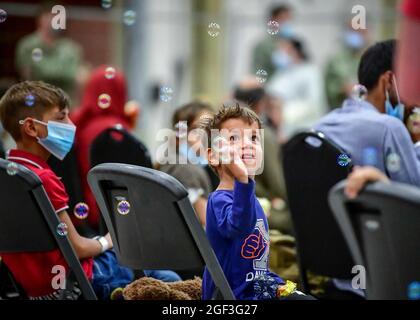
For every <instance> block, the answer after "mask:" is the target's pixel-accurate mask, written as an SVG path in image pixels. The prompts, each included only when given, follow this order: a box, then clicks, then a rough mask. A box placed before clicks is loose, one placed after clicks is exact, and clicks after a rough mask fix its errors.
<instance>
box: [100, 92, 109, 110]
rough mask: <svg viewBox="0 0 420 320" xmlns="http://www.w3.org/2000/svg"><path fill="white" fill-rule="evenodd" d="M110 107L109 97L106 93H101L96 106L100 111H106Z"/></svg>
mask: <svg viewBox="0 0 420 320" xmlns="http://www.w3.org/2000/svg"><path fill="white" fill-rule="evenodd" d="M110 105H111V97H110V96H109V94H106V93H102V94H101V95H100V96H99V97H98V106H99V108H101V109H106V108H108V107H109V106H110Z"/></svg>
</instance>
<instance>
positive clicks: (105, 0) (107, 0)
mask: <svg viewBox="0 0 420 320" xmlns="http://www.w3.org/2000/svg"><path fill="white" fill-rule="evenodd" d="M101 4H102V8H104V9H109V8H111V7H112V0H102V2H101Z"/></svg>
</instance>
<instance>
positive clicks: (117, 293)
mask: <svg viewBox="0 0 420 320" xmlns="http://www.w3.org/2000/svg"><path fill="white" fill-rule="evenodd" d="M110 299H111V300H124V296H123V288H116V289H114V291H112V292H111V296H110Z"/></svg>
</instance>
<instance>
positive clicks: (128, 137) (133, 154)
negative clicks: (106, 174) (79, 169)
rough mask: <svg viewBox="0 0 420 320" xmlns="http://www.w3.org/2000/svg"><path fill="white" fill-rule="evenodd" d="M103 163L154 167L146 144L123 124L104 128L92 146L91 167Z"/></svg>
mask: <svg viewBox="0 0 420 320" xmlns="http://www.w3.org/2000/svg"><path fill="white" fill-rule="evenodd" d="M101 163H126V164H133V165H136V166H142V167H146V168H152V167H153V166H152V160H151V157H150V154H149V151H148V150H147V148H146V146H145V145H144V144H143V143H142V142H141V141H140V140H138V139H137V138H136V137H134V136H133V135H132V134H131V133H129V132H128V131H127V130H125V129H124V128H123V127H122V126H121V125H116V126H114V127H111V128H108V129H106V130H104V131H103V132H102V133H101V134H100V135H99V136H98V137H97V138H96V139H95V140H94V141H93V142H92V146H91V147H90V167H91V168H93V167H94V166H96V165H98V164H101Z"/></svg>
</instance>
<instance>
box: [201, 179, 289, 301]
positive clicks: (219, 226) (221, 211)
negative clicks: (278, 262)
mask: <svg viewBox="0 0 420 320" xmlns="http://www.w3.org/2000/svg"><path fill="white" fill-rule="evenodd" d="M206 233H207V237H208V239H209V241H210V244H211V246H212V248H213V250H214V252H215V254H216V256H217V259H218V260H219V263H220V265H221V267H222V269H223V271H224V273H225V276H226V278H227V280H228V282H229V284H230V286H231V288H232V290H233V293H234V295H235V297H236V298H237V299H240V300H253V299H254V298H255V294H254V286H253V280H254V278H255V276H258V275H261V274H267V273H268V274H269V275H270V276H272V277H273V278H275V279H276V281H277V282H278V283H279V284H284V281H283V279H281V278H280V277H279V276H278V275H276V274H274V273H271V272H269V270H268V262H269V259H268V258H269V250H270V249H269V244H270V239H269V234H268V223H267V218H266V217H265V214H264V211H263V209H262V207H261V205H260V204H259V202H258V200H257V198H256V197H255V181H253V180H251V179H250V180H249V182H248V183H247V184H244V183H240V182H238V181H235V185H234V190H216V191H215V192H212V193H211V194H210V196H209V199H208V203H207V220H206ZM214 288H215V286H214V282H213V280H212V278H211V276H210V273H209V272H208V270H207V268H206V269H205V271H204V276H203V287H202V297H203V299H204V300H207V299H211V298H212V296H213V291H214Z"/></svg>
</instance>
